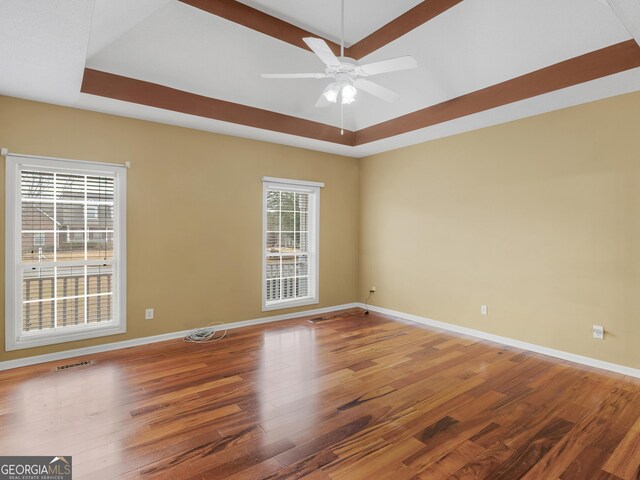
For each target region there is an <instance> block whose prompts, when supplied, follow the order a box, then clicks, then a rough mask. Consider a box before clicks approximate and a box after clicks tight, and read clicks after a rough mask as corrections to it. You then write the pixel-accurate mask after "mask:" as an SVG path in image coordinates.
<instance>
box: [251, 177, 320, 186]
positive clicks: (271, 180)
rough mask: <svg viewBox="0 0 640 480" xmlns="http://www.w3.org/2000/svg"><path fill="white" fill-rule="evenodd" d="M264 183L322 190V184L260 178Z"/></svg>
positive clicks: (288, 179)
mask: <svg viewBox="0 0 640 480" xmlns="http://www.w3.org/2000/svg"><path fill="white" fill-rule="evenodd" d="M262 181H263V182H265V183H284V184H285V185H298V186H300V187H315V188H324V182H309V181H307V180H292V179H290V178H276V177H262Z"/></svg>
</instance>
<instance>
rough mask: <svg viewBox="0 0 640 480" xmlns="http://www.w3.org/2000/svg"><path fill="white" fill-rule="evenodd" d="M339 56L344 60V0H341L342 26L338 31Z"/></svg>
mask: <svg viewBox="0 0 640 480" xmlns="http://www.w3.org/2000/svg"><path fill="white" fill-rule="evenodd" d="M340 56H341V57H343V58H344V0H342V25H341V30H340Z"/></svg>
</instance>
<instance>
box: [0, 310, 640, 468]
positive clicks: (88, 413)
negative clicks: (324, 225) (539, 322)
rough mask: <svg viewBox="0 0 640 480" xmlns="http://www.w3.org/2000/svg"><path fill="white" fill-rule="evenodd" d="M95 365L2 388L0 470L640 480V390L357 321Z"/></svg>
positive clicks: (453, 340) (578, 370)
mask: <svg viewBox="0 0 640 480" xmlns="http://www.w3.org/2000/svg"><path fill="white" fill-rule="evenodd" d="M83 359H84V358H83ZM87 359H93V360H96V364H95V365H92V366H88V367H80V368H77V369H72V370H68V371H63V372H59V373H53V372H52V371H51V370H52V367H53V366H55V365H58V364H61V363H69V362H68V361H64V362H56V363H55V364H45V365H39V366H34V367H25V368H21V369H15V370H10V371H6V372H0V454H2V455H72V456H73V466H74V479H80V478H87V479H102V478H109V479H110V478H118V477H123V478H129V479H135V478H145V479H146V478H170V479H183V478H184V479H186V478H195V479H231V480H239V479H251V480H254V479H256V480H257V479H294V478H295V479H297V478H304V479H306V480H331V479H334V480H339V479H349V480H357V479H367V480H373V479H375V480H386V479H393V480H404V479H417V478H421V479H429V480H437V479H455V480H463V479H465V480H466V479H491V480H495V479H504V480H515V479H520V478H524V479H529V480H532V479H540V480H549V479H557V478H561V479H563V480H575V479H588V480H598V479H600V480H604V479H610V480H613V479H623V480H632V479H634V480H637V479H638V478H640V476H639V475H640V473H639V472H640V470H639V465H640V381H638V380H637V379H633V378H629V377H623V376H622V375H617V374H611V373H607V372H604V371H600V370H596V369H591V368H587V367H581V366H578V365H575V364H570V363H568V362H562V361H559V360H555V359H552V358H549V357H545V356H543V355H538V354H533V353H529V352H524V351H522V350H517V349H513V348H507V347H502V346H500V345H497V344H491V343H488V342H482V341H478V340H475V339H472V338H469V337H462V336H454V335H451V334H448V333H444V332H442V331H437V330H434V329H427V328H423V327H420V326H416V325H412V324H409V323H405V322H402V321H399V320H393V319H391V318H389V317H384V316H381V315H376V314H374V313H372V314H371V315H368V316H364V315H363V312H362V310H350V311H345V312H340V313H339V314H334V315H329V316H327V317H323V318H319V319H318V318H316V319H315V323H312V322H310V321H309V319H308V318H307V319H297V320H293V321H287V322H281V323H276V324H270V325H268V326H260V327H252V328H246V329H239V330H231V331H229V333H228V335H227V338H225V339H224V340H222V341H220V342H216V343H211V344H205V345H198V344H190V343H184V342H182V341H179V340H176V341H169V342H164V343H158V344H153V345H148V346H144V347H135V348H130V349H126V350H119V351H115V352H108V353H104V354H98V355H92V356H90V357H87Z"/></svg>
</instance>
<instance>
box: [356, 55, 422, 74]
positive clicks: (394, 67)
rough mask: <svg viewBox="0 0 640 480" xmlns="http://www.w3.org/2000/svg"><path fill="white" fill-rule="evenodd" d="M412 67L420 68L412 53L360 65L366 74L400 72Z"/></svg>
mask: <svg viewBox="0 0 640 480" xmlns="http://www.w3.org/2000/svg"><path fill="white" fill-rule="evenodd" d="M412 68H418V62H416V59H415V58H413V57H412V56H411V55H407V56H404V57H398V58H392V59H390V60H382V61H381V62H373V63H367V64H366V65H360V70H361V71H362V72H363V73H364V74H365V75H380V74H381V73H390V72H398V71H400V70H410V69H412Z"/></svg>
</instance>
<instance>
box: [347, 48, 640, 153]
mask: <svg viewBox="0 0 640 480" xmlns="http://www.w3.org/2000/svg"><path fill="white" fill-rule="evenodd" d="M638 67H640V47H639V46H638V44H637V43H636V42H635V41H634V40H627V41H626V42H622V43H618V44H615V45H611V46H609V47H605V48H602V49H600V50H596V51H594V52H590V53H587V54H585V55H580V56H578V57H575V58H571V59H569V60H565V61H563V62H560V63H556V64H555V65H551V66H549V67H546V68H542V69H540V70H536V71H534V72H531V73H527V74H525V75H522V76H520V77H516V78H513V79H511V80H507V81H506V82H502V83H498V84H496V85H492V86H490V87H487V88H484V89H482V90H477V91H475V92H472V93H469V94H467V95H463V96H461V97H457V98H453V99H451V100H447V101H445V102H442V103H439V104H437V105H432V106H430V107H426V108H423V109H421V110H418V111H415V112H412V113H409V114H407V115H403V116H401V117H397V118H394V119H392V120H389V121H387V122H383V123H379V124H377V125H373V126H371V127H368V128H364V129H361V130H358V131H357V132H356V137H355V145H356V146H357V145H364V144H366V143H370V142H375V141H377V140H382V139H385V138H389V137H395V136H396V135H401V134H403V133H408V132H412V131H414V130H419V129H421V128H426V127H430V126H432V125H437V124H439V123H443V122H447V121H450V120H455V119H457V118H461V117H465V116H467V115H473V114H474V113H479V112H484V111H486V110H491V109H492V108H497V107H501V106H503V105H508V104H510V103H514V102H518V101H521V100H526V99H528V98H533V97H537V96H539V95H544V94H546V93H551V92H554V91H556V90H560V89H562V88H568V87H572V86H574V85H578V84H581V83H584V82H589V81H591V80H597V79H598V78H603V77H607V76H609V75H613V74H616V73H620V72H624V71H627V70H631V69H632V68H638Z"/></svg>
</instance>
